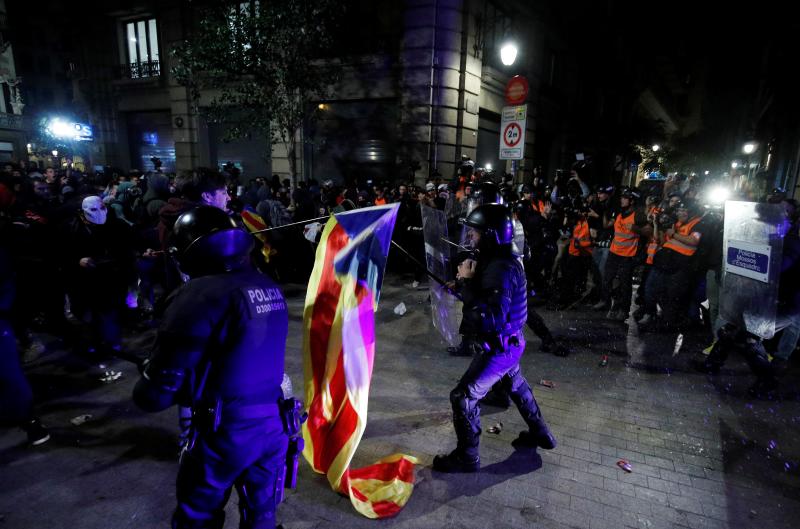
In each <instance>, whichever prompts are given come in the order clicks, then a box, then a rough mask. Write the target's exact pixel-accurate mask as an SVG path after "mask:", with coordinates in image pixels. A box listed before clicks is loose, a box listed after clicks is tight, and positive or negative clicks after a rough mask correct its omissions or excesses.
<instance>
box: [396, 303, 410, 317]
mask: <svg viewBox="0 0 800 529" xmlns="http://www.w3.org/2000/svg"><path fill="white" fill-rule="evenodd" d="M407 311H408V309H407V308H406V304H405V303H403V302H400V304H398V305H397V306H396V307H395V308H394V313H395V314H397V315H398V316H402V315H403V314H405V313H406V312H407Z"/></svg>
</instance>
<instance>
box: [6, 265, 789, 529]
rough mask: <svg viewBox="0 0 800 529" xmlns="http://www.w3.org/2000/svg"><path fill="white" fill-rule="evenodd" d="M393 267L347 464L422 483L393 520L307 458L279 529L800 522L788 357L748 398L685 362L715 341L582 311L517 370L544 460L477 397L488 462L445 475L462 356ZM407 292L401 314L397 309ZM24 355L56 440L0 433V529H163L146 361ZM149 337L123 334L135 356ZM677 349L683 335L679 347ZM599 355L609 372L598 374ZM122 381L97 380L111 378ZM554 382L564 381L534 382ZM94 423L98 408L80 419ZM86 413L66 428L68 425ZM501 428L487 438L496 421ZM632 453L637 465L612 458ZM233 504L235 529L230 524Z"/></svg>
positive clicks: (515, 424) (293, 294)
mask: <svg viewBox="0 0 800 529" xmlns="http://www.w3.org/2000/svg"><path fill="white" fill-rule="evenodd" d="M409 281H410V280H408V279H406V280H402V279H400V278H397V277H393V276H389V277H388V278H387V281H386V284H385V286H384V290H383V293H382V297H381V305H380V307H379V310H378V313H377V322H378V333H377V335H378V342H377V352H376V360H375V367H374V374H373V381H372V390H371V395H370V406H369V418H368V424H367V429H366V432H365V434H364V438H363V440H362V441H361V444H360V446H359V449H358V452H357V453H356V456H355V460H354V466H356V467H358V466H362V465H364V464H368V463H371V462H374V461H375V460H377V459H378V458H380V457H383V456H385V455H388V454H390V453H393V452H403V453H406V454H411V455H414V456H416V457H418V458H419V460H420V465H418V467H417V480H416V488H415V490H414V493H413V495H412V497H411V500H410V501H409V503H408V504H407V505H406V507H405V508H404V509H403V511H401V512H400V514H399V515H398V516H396V517H395V518H392V519H389V520H383V521H373V520H368V519H366V518H363V517H361V516H360V515H358V514H357V513H356V511H355V510H354V509H353V508H352V506H351V505H350V502H349V499H348V498H345V497H342V496H339V495H337V494H335V493H333V492H332V491H331V490H330V489H329V487H328V484H327V481H326V480H325V478H324V476H319V475H314V474H313V473H312V471H311V470H310V468H309V467H308V465H307V464H305V463H304V462H303V463H301V470H300V478H299V487H298V489H297V490H296V491H287V498H286V501H285V502H284V503H283V504H282V505H281V506H280V507H279V510H278V518H279V521H281V522H282V523H283V524H284V526H285V527H286V528H287V529H299V528H335V527H375V526H391V527H403V528H414V529H418V528H461V527H464V528H506V527H520V528H523V527H525V528H528V527H534V528H536V527H546V528H565V527H577V528H592V529H593V528H623V527H632V528H643V529H651V528H652V529H657V528H662V527H664V528H692V529H694V528H717V527H719V528H723V527H731V528H734V527H735V528H740V527H741V528H750V527H752V528H759V529H762V528H767V527H769V528H789V527H796V526H797V520H798V519H800V467H799V464H800V435H798V434H800V398H799V397H798V393H797V390H796V388H797V387H798V381H800V369H798V366H797V365H796V363H795V365H794V366H792V368H791V370H790V373H789V374H788V375H787V377H786V378H784V380H783V387H782V389H780V390H779V391H778V393H777V395H776V396H775V397H774V398H773V399H771V400H763V399H754V398H752V397H750V396H749V395H748V393H747V388H748V387H749V385H750V384H751V383H752V382H753V377H752V376H751V375H750V373H749V371H748V369H747V366H746V365H745V364H744V362H743V361H742V360H741V359H740V358H731V359H730V360H729V362H728V365H727V366H726V367H725V368H724V369H723V371H722V373H721V374H720V375H719V376H717V377H712V378H709V377H707V376H705V375H701V374H698V373H695V372H693V371H692V370H691V368H690V366H689V362H690V360H691V359H692V358H696V357H697V355H698V354H699V351H700V350H701V349H702V348H703V347H705V346H707V345H708V339H707V337H706V336H705V335H704V334H703V332H702V331H698V332H696V333H690V334H688V335H687V336H682V337H681V339H680V340H678V337H677V336H675V335H664V334H642V335H639V333H638V331H637V329H636V326H635V325H632V326H630V327H629V326H627V325H625V324H623V323H618V322H612V321H609V320H606V319H604V318H603V314H600V313H596V312H591V311H590V310H588V309H585V310H571V311H563V312H555V311H548V310H545V309H543V308H542V309H541V310H540V311H539V312H540V314H542V316H543V317H544V318H545V320H546V321H547V323H548V325H550V327H551V329H552V330H553V332H554V333H555V334H556V335H558V336H559V337H561V338H562V339H563V340H564V341H565V343H567V344H568V345H569V346H570V347H571V348H572V349H573V354H572V355H571V356H569V357H567V358H558V357H555V356H553V355H550V354H544V353H541V352H539V351H538V346H539V340H538V339H537V338H535V337H534V336H533V335H532V334H531V333H530V332H529V331H526V334H528V337H529V340H528V347H527V351H526V354H525V356H524V357H523V361H522V367H523V373H524V374H525V376H526V377H527V378H528V380H529V381H530V382H531V384H532V385H533V386H534V392H535V394H536V397H537V399H538V401H539V403H540V405H541V407H542V410H543V412H544V415H545V418H546V419H547V421H548V422H549V423H550V425H551V428H552V429H553V432H554V433H555V435H556V437H557V438H558V440H559V446H558V448H556V449H555V450H552V451H550V452H546V451H539V453H538V454H535V453H532V452H516V451H515V450H514V449H513V448H512V447H511V440H512V439H514V438H515V437H516V435H517V434H518V432H519V431H520V430H522V429H523V422H522V420H521V418H520V417H519V414H518V413H517V412H516V410H514V409H510V410H501V409H499V408H494V407H489V406H484V409H483V429H484V432H485V433H484V434H483V436H482V444H481V456H482V465H483V468H482V470H481V472H480V473H477V474H470V475H443V474H439V473H436V472H433V471H432V470H431V468H430V465H431V461H432V459H433V456H434V455H436V454H437V453H443V452H446V451H449V450H450V449H452V448H453V447H454V445H455V437H454V434H453V430H452V425H451V422H450V402H449V397H448V395H449V392H450V389H452V387H453V386H454V385H455V384H456V382H457V380H458V378H459V377H460V376H461V374H462V373H463V371H464V370H465V369H466V367H467V365H468V363H469V359H468V358H457V357H451V356H448V354H447V353H446V351H445V347H446V344H444V342H442V341H441V339H440V338H439V337H438V334H437V333H436V331H435V330H434V329H433V328H432V326H431V324H430V321H431V316H430V307H429V304H428V302H427V295H428V292H427V290H425V289H415V290H412V289H410V288H408V287H406V286H405V285H404V283H408V282H409ZM286 290H287V295H288V297H289V300H290V310H291V319H290V326H291V328H290V334H289V344H288V347H287V371H288V373H289V375H290V376H291V378H292V381H293V382H294V385H295V388H296V392H297V393H302V392H301V391H300V389H301V387H302V360H301V356H300V350H301V343H300V336H301V334H300V328H301V323H302V321H301V318H302V304H303V299H304V295H305V292H304V288H302V287H299V286H294V287H289V288H287V289H286ZM400 302H403V303H404V304H405V305H406V309H407V311H406V312H405V313H404V314H403V315H398V314H396V313H395V312H394V308H395V307H396V306H397V305H398V304H399V303H400ZM43 339H44V340H45V341H46V342H47V343H48V346H49V347H48V350H47V351H45V352H44V353H42V354H40V355H37V356H36V357H35V358H29V359H28V360H29V361H28V363H27V365H26V369H27V372H28V373H29V376H30V380H31V382H32V384H33V386H34V390H35V393H36V396H37V400H38V402H39V406H38V410H39V412H40V414H41V416H42V418H43V422H44V423H45V424H46V425H47V426H48V427H49V428H50V431H51V434H52V439H51V440H50V441H49V442H48V443H46V444H44V445H42V446H40V447H36V448H29V447H27V446H26V445H25V437H24V434H23V433H22V432H21V431H19V430H2V431H0V475H1V476H2V479H0V528H14V529H18V528H19V529H23V528H32V527H49V528H87V529H89V528H91V529H94V528H97V529H100V528H103V529H107V528H120V529H122V528H133V527H136V528H151V527H152V528H155V527H168V526H169V517H170V515H171V511H172V509H173V507H174V481H175V474H176V470H177V466H176V457H177V448H176V443H177V435H176V432H177V411H176V410H174V409H171V410H167V411H165V412H162V413H159V414H153V415H148V414H145V413H143V412H141V411H139V410H138V409H137V408H136V407H135V406H134V405H133V403H132V402H131V399H130V393H131V390H132V387H133V384H134V383H135V380H136V378H137V376H138V373H137V372H136V369H135V368H134V367H133V366H132V365H131V364H127V363H126V362H124V361H122V360H114V361H112V362H110V363H108V364H107V365H105V367H104V368H103V369H100V368H95V369H94V370H93V371H91V372H87V371H86V366H85V365H84V364H82V363H81V362H78V361H76V360H75V359H73V358H72V357H71V356H69V355H68V354H66V352H65V351H63V350H60V349H59V348H58V343H57V342H54V341H52V339H48V338H47V337H46V336H43ZM151 339H152V330H146V329H139V330H137V331H136V332H132V333H130V334H129V336H128V339H127V340H126V346H127V349H128V350H129V351H131V352H135V353H138V354H141V355H143V356H144V355H145V354H146V348H147V344H148V343H149V341H150V340H151ZM676 342H680V343H676ZM603 355H607V356H608V362H607V365H605V366H601V365H600V363H601V358H602V356H603ZM107 370H115V371H122V373H123V374H122V376H121V378H118V379H115V380H114V379H113V378H114V377H110V378H111V380H108V381H107V382H101V381H100V378H101V377H103V376H105V371H107ZM542 379H546V380H552V381H553V382H554V383H555V387H553V388H547V387H544V386H542V385H540V384H539V382H540V381H541V380H542ZM86 415H91V417H85V416H86ZM80 416H84V417H82V419H83V421H81V420H80V419H78V420H76V421H74V422H78V423H79V424H74V423H73V422H71V420H72V419H76V418H78V417H80ZM500 423H502V427H501V428H496V430H493V431H497V430H499V431H497V433H489V432H488V430H489V429H490V428H491V427H497V426H498V425H499V424H500ZM620 460H625V461H627V462H628V463H629V465H630V470H631V472H626V471H625V470H624V469H623V468H621V466H620V465H618V462H619V461H620ZM236 502H237V498H236V495H235V494H234V495H233V497H232V499H231V502H230V504H229V505H228V518H227V520H226V525H225V527H226V528H232V527H237V524H238V513H237V511H236Z"/></svg>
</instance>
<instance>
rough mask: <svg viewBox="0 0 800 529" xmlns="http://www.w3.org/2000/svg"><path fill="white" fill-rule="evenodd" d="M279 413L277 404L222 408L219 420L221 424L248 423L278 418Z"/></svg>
mask: <svg viewBox="0 0 800 529" xmlns="http://www.w3.org/2000/svg"><path fill="white" fill-rule="evenodd" d="M280 413H281V410H280V407H279V406H278V405H277V404H251V405H249V406H232V407H230V408H226V407H224V406H223V408H222V412H221V413H220V419H221V421H222V422H223V423H224V422H227V421H248V420H251V419H267V418H269V417H278V416H279V415H280Z"/></svg>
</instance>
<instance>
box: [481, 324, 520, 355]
mask: <svg viewBox="0 0 800 529" xmlns="http://www.w3.org/2000/svg"><path fill="white" fill-rule="evenodd" d="M521 336H522V330H521V329H519V330H517V331H514V332H501V333H488V334H487V333H482V334H479V335H478V343H479V344H481V345H482V346H483V348H484V350H486V351H496V350H503V351H504V350H506V349H508V348H509V347H517V346H518V345H519V344H520V337H521Z"/></svg>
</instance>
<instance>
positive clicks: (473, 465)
mask: <svg viewBox="0 0 800 529" xmlns="http://www.w3.org/2000/svg"><path fill="white" fill-rule="evenodd" d="M480 468H481V458H480V457H477V458H469V457H467V456H465V455H463V454H462V453H461V452H460V451H459V450H458V448H456V449H455V450H453V451H452V452H450V453H449V454H447V455H439V456H435V457H434V458H433V469H434V470H436V471H438V472H446V473H448V474H459V473H469V472H477V471H478V470H480Z"/></svg>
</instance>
